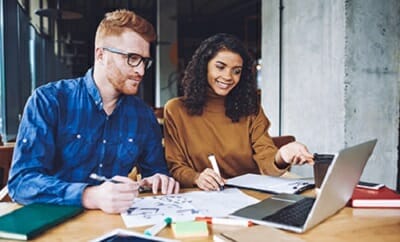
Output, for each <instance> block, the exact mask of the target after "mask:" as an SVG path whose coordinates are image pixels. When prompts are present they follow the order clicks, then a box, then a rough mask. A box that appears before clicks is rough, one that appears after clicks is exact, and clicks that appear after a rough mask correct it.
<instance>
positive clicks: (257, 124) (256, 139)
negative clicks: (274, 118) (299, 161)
mask: <svg viewBox="0 0 400 242" xmlns="http://www.w3.org/2000/svg"><path fill="white" fill-rule="evenodd" d="M269 126H270V122H269V120H268V118H267V117H266V116H265V114H264V111H263V109H262V107H260V111H259V112H258V114H257V116H255V118H254V119H253V122H252V123H251V127H250V136H251V143H252V147H253V151H254V154H253V159H254V160H255V161H256V163H257V165H258V167H259V169H260V173H261V174H264V175H270V176H280V175H282V174H283V173H285V172H286V171H287V170H288V168H289V167H290V166H288V167H287V168H285V169H279V168H278V167H277V166H276V164H275V155H276V153H277V152H278V149H277V148H276V146H275V144H274V142H273V141H272V138H271V136H270V135H269V133H268V129H269Z"/></svg>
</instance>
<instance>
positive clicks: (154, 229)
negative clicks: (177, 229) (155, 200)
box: [144, 217, 172, 236]
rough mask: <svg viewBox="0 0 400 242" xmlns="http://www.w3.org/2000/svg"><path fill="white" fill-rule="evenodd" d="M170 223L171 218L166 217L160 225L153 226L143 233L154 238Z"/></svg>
mask: <svg viewBox="0 0 400 242" xmlns="http://www.w3.org/2000/svg"><path fill="white" fill-rule="evenodd" d="M171 223H172V218H170V217H166V218H165V219H164V220H163V221H162V222H161V223H158V224H155V225H154V226H153V227H151V228H148V229H146V230H145V231H144V234H145V235H149V236H155V235H156V234H158V233H160V231H161V230H162V229H163V228H165V227H167V226H168V225H170V224H171Z"/></svg>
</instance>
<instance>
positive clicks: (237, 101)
mask: <svg viewBox="0 0 400 242" xmlns="http://www.w3.org/2000/svg"><path fill="white" fill-rule="evenodd" d="M221 50H229V51H232V52H234V53H236V54H239V55H240V56H241V57H242V60H243V67H242V73H241V75H240V81H239V83H238V84H237V85H236V86H235V87H234V89H232V90H231V91H230V93H229V94H228V95H227V96H226V99H225V110H226V111H225V115H226V116H227V117H229V118H230V119H231V120H232V122H238V121H239V119H240V118H241V117H245V116H248V115H252V114H257V112H258V110H259V103H258V96H257V82H256V79H255V73H254V70H253V59H252V58H251V56H250V55H249V53H248V52H247V50H246V48H245V47H244V45H243V44H242V42H241V41H240V40H239V39H238V38H236V37H235V36H233V35H230V34H225V33H219V34H216V35H214V36H211V37H209V38H208V39H206V40H204V41H203V42H202V43H201V44H200V46H199V47H198V48H197V50H196V51H195V53H194V54H193V56H192V59H191V61H190V62H189V64H188V66H187V67H186V70H185V73H184V77H183V80H182V83H183V90H184V98H183V101H184V106H185V107H186V109H187V110H188V113H189V114H191V115H201V114H202V113H203V108H204V106H205V104H206V100H207V88H208V81H207V69H208V68H207V66H208V62H209V61H210V60H211V59H212V58H214V57H215V56H216V55H217V53H218V52H219V51H221Z"/></svg>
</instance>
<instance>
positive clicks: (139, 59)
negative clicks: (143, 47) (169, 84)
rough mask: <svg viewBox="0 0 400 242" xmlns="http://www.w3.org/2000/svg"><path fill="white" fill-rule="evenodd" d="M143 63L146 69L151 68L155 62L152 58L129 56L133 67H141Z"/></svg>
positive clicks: (129, 61)
mask: <svg viewBox="0 0 400 242" xmlns="http://www.w3.org/2000/svg"><path fill="white" fill-rule="evenodd" d="M142 61H143V64H144V66H145V68H146V69H148V68H150V66H151V64H152V62H153V61H152V59H151V58H145V57H142V56H140V55H137V54H129V56H128V64H129V65H131V66H133V67H135V66H138V65H140V63H141V62H142Z"/></svg>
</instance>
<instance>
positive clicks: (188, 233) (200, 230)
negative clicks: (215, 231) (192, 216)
mask: <svg viewBox="0 0 400 242" xmlns="http://www.w3.org/2000/svg"><path fill="white" fill-rule="evenodd" d="M171 227H172V231H173V233H174V236H175V238H187V237H200V236H208V227H207V222H205V221H188V222H176V223H172V225H171Z"/></svg>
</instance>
